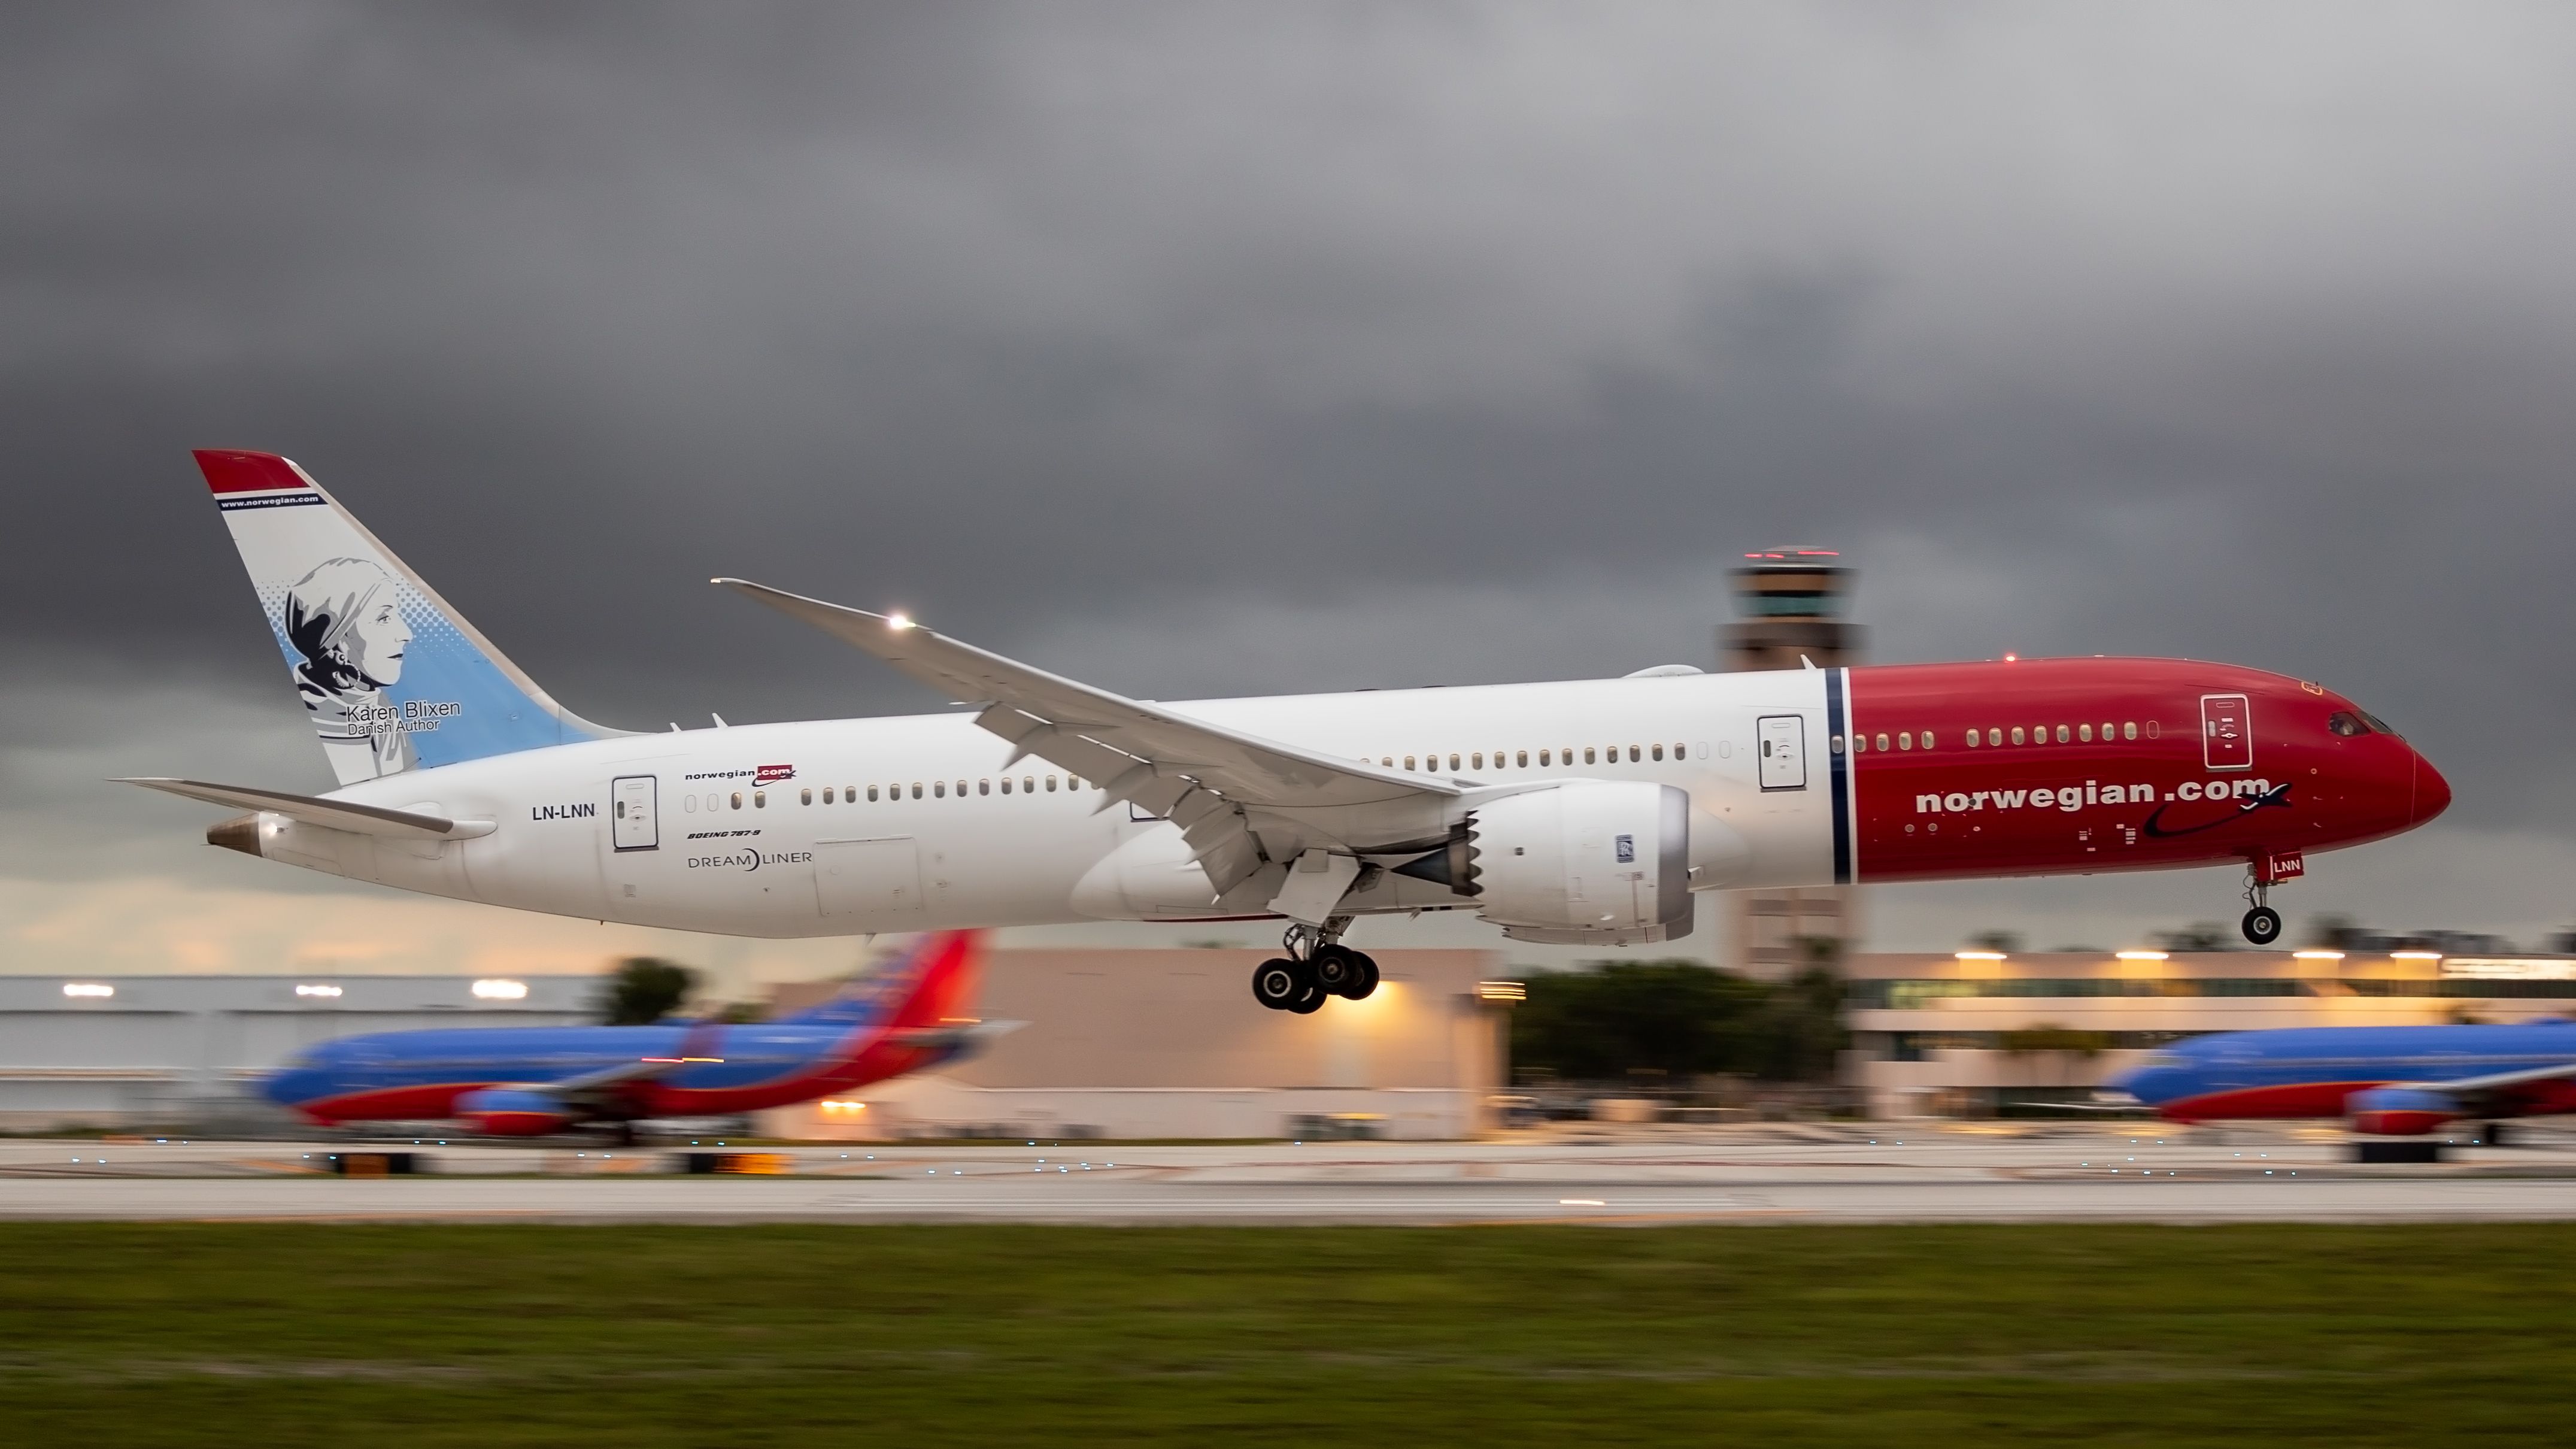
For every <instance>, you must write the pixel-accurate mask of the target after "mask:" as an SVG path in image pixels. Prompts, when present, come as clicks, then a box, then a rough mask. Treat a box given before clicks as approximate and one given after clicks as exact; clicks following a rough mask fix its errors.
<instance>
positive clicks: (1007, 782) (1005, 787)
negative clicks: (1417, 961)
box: [1002, 775, 1011, 795]
mask: <svg viewBox="0 0 2576 1449" xmlns="http://www.w3.org/2000/svg"><path fill="white" fill-rule="evenodd" d="M1002 793H1003V794H1005V795H1008V794H1010V793H1011V777H1010V776H1008V775H1004V776H1003V777H1002Z"/></svg>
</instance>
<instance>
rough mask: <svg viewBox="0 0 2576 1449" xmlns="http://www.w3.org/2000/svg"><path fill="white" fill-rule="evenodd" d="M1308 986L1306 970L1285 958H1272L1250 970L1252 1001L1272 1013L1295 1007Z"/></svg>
mask: <svg viewBox="0 0 2576 1449" xmlns="http://www.w3.org/2000/svg"><path fill="white" fill-rule="evenodd" d="M1310 984H1311V983H1310V982H1309V981H1308V979H1307V976H1306V968H1305V967H1304V966H1303V965H1302V964H1300V963H1298V962H1295V961H1291V960H1289V959H1288V958H1287V957H1285V956H1274V957H1272V958H1271V959H1269V960H1267V961H1264V962H1262V963H1261V964H1260V965H1258V966H1255V967H1253V968H1252V999H1253V1000H1255V1001H1258V1002H1260V1003H1261V1004H1262V1005H1264V1006H1266V1007H1269V1008H1270V1009H1271V1010H1272V1011H1286V1010H1289V1009H1290V1008H1291V1007H1293V1006H1295V1005H1296V1003H1297V999H1298V998H1299V997H1301V996H1304V995H1305V994H1306V990H1307V987H1308V986H1309V985H1310Z"/></svg>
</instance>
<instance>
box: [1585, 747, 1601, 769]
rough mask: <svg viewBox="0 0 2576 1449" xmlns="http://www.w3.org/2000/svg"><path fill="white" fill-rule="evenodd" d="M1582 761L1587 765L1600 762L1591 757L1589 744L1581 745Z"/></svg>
mask: <svg viewBox="0 0 2576 1449" xmlns="http://www.w3.org/2000/svg"><path fill="white" fill-rule="evenodd" d="M1583 763H1585V764H1587V765H1592V764H1598V763H1600V762H1599V761H1597V760H1595V759H1593V758H1592V747H1591V746H1590V745H1585V746H1584V747H1583Z"/></svg>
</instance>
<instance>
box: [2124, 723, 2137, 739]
mask: <svg viewBox="0 0 2576 1449" xmlns="http://www.w3.org/2000/svg"><path fill="white" fill-rule="evenodd" d="M2137 737H2138V722H2137V721H2136V720H2131V721H2129V722H2128V723H2127V724H2124V725H2122V726H2120V738H2122V739H2124V740H2134V739H2136V738H2137Z"/></svg>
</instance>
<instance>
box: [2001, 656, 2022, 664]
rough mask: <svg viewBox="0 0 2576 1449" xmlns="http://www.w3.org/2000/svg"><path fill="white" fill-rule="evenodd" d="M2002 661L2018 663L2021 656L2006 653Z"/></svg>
mask: <svg viewBox="0 0 2576 1449" xmlns="http://www.w3.org/2000/svg"><path fill="white" fill-rule="evenodd" d="M2004 662H2005V663H2006V664H2018V663H2020V662H2021V656H2020V655H2018V654H2007V655H2005V656H2004Z"/></svg>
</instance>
